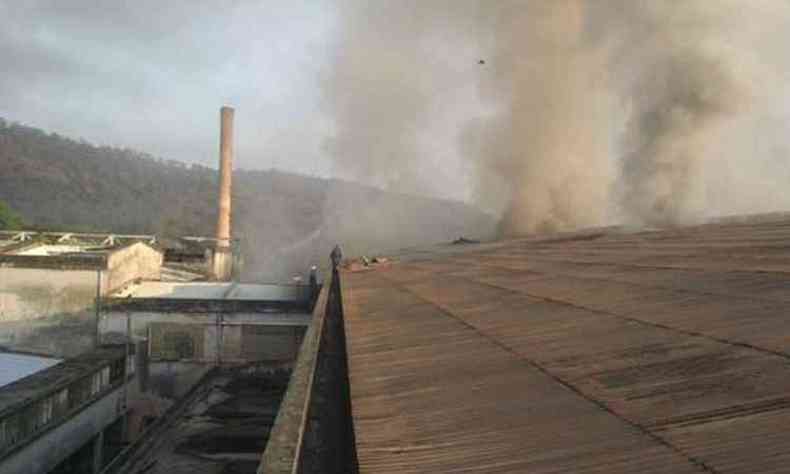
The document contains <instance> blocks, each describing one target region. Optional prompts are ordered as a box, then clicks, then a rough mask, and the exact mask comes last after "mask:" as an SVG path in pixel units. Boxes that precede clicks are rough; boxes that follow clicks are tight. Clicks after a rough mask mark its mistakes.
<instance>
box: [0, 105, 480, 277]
mask: <svg viewBox="0 0 790 474" xmlns="http://www.w3.org/2000/svg"><path fill="white" fill-rule="evenodd" d="M216 179H217V173H216V171H215V170H213V169H211V168H207V167H204V166H199V165H187V164H184V163H180V162H176V161H167V160H162V159H158V158H155V157H153V156H151V155H148V154H146V153H142V152H139V151H135V150H129V149H121V148H114V147H105V146H94V145H92V144H90V143H86V142H84V141H77V140H73V139H70V138H67V137H63V136H60V135H57V134H54V133H47V132H45V131H43V130H40V129H36V128H32V127H27V126H23V125H19V124H14V123H10V122H8V121H6V120H2V119H0V201H5V202H7V203H8V204H9V205H10V207H11V208H12V209H14V210H15V211H16V212H17V213H19V214H20V215H21V216H22V217H23V219H24V220H25V222H26V223H27V224H31V225H34V226H36V227H40V228H49V229H62V230H74V231H91V230H93V231H107V232H110V231H111V232H116V233H156V234H163V235H168V236H177V235H211V234H212V233H213V228H214V223H215V219H216V198H215V196H216ZM234 205H235V208H234V233H235V235H237V236H239V237H241V238H242V240H243V242H244V249H245V254H246V257H247V263H248V269H249V271H250V272H252V273H256V275H257V274H263V275H265V276H267V277H275V276H276V277H281V276H282V275H283V274H285V273H288V272H293V271H294V269H298V268H300V267H301V266H302V265H304V264H305V263H306V262H308V261H311V260H314V259H316V258H318V256H317V255H318V254H321V253H323V252H324V251H325V248H326V246H328V245H330V244H331V243H334V242H341V243H344V244H345V245H346V247H347V248H349V250H350V251H352V252H356V253H362V252H374V251H376V250H379V249H380V250H385V249H395V248H401V247H407V246H412V245H420V244H428V243H434V242H441V241H446V240H450V239H454V238H457V237H458V236H460V235H465V236H472V237H485V236H486V234H487V233H488V232H489V231H490V230H491V229H493V226H494V222H493V220H492V218H491V217H490V216H488V215H486V214H483V213H481V212H479V211H477V210H476V209H473V208H471V207H469V206H466V205H463V204H460V203H457V202H452V201H444V200H438V199H429V198H423V197H415V196H407V195H401V194H394V193H386V192H383V191H380V190H376V189H374V188H370V187H366V186H362V185H358V184H354V183H348V182H343V181H337V180H325V179H318V178H311V177H306V176H301V175H295V174H290V173H283V172H278V171H245V170H241V171H236V172H235V174H234ZM286 260H287V261H286Z"/></svg>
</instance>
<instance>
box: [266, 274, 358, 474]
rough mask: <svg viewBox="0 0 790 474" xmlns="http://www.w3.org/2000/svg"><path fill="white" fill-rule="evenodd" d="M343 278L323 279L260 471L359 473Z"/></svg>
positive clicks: (267, 473)
mask: <svg viewBox="0 0 790 474" xmlns="http://www.w3.org/2000/svg"><path fill="white" fill-rule="evenodd" d="M357 472H358V466H357V459H356V443H355V440H354V426H353V419H352V416H351V405H350V396H349V386H348V365H347V360H346V341H345V329H344V324H343V304H342V300H341V292H340V278H339V275H338V274H337V273H336V272H335V273H334V275H333V276H332V278H331V281H330V283H329V284H328V285H324V287H323V288H322V290H321V293H320V295H319V297H318V301H317V302H316V305H315V310H314V311H313V322H312V324H311V325H310V328H309V329H308V331H307V333H306V334H305V338H304V342H303V343H302V347H301V350H300V352H299V357H298V358H297V361H296V366H295V368H294V371H293V375H292V376H291V380H290V382H289V385H288V390H287V392H286V394H285V397H284V399H283V402H282V404H281V405H280V410H279V412H278V414H277V419H276V421H275V424H274V427H273V428H272V431H271V435H270V437H269V442H268V444H267V446H266V450H265V451H264V454H263V457H262V459H261V463H260V465H259V467H258V474H264V473H265V474H293V473H300V474H313V473H316V474H317V473H338V474H340V473H351V474H354V473H357Z"/></svg>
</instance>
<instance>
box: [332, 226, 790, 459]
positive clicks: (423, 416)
mask: <svg viewBox="0 0 790 474" xmlns="http://www.w3.org/2000/svg"><path fill="white" fill-rule="evenodd" d="M341 278H342V288H343V309H344V315H345V316H344V318H345V327H346V338H347V350H348V364H349V384H350V396H351V407H352V413H353V421H354V431H355V438H356V450H357V458H358V461H359V468H360V472H362V473H399V474H403V473H412V472H414V473H416V472H433V473H457V472H503V473H504V472H530V473H558V472H573V473H592V472H597V473H639V474H645V473H651V472H655V473H658V472H661V473H666V472H671V473H692V472H727V473H757V472H761V473H762V472H787V470H788V466H789V465H790V448H788V446H790V433H789V432H788V430H787V426H788V424H790V309H788V308H790V305H789V303H790V220H789V219H785V218H777V219H766V220H759V221H750V220H743V221H739V220H732V221H730V222H726V223H719V224H710V225H703V226H697V227H689V228H682V229H673V230H666V231H655V232H637V233H628V232H622V231H617V230H601V231H588V232H584V233H578V234H558V235H553V236H546V237H535V238H529V239H523V240H512V241H506V242H498V243H493V244H481V245H462V246H454V247H452V248H451V247H450V246H448V247H446V248H442V249H437V250H436V251H427V252H421V253H419V254H418V255H416V256H413V257H412V258H409V259H404V260H403V261H401V262H400V263H395V264H392V265H387V266H381V267H379V268H372V269H366V270H364V271H359V272H350V271H345V272H343V273H342V277H341Z"/></svg>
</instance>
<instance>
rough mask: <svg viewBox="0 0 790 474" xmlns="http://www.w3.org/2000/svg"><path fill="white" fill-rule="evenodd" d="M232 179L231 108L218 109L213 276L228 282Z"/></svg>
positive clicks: (230, 255) (230, 266) (230, 260)
mask: <svg viewBox="0 0 790 474" xmlns="http://www.w3.org/2000/svg"><path fill="white" fill-rule="evenodd" d="M232 178H233V108H232V107H227V106H225V107H222V109H220V136H219V202H218V206H219V216H218V217H217V246H216V248H215V249H214V261H213V271H212V273H213V276H214V278H215V279H217V280H229V279H230V275H231V271H232V252H231V245H230V244H231V236H230V225H231V223H230V213H231V181H232Z"/></svg>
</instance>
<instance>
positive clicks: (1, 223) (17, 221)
mask: <svg viewBox="0 0 790 474" xmlns="http://www.w3.org/2000/svg"><path fill="white" fill-rule="evenodd" d="M24 225H25V224H24V222H23V221H22V218H21V217H20V216H19V214H17V213H16V212H14V211H13V210H12V209H11V208H10V207H9V206H8V204H6V203H4V202H3V201H0V230H16V229H21V228H22V227H23V226H24Z"/></svg>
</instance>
